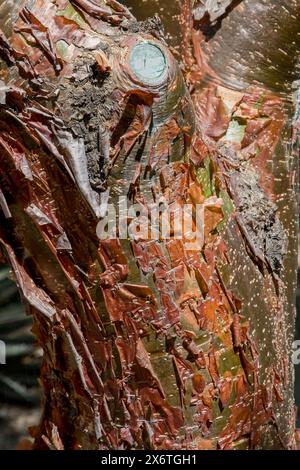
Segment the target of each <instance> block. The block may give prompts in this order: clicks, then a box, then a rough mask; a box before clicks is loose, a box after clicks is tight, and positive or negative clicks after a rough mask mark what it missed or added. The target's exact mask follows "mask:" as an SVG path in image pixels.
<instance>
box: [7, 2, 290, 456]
mask: <svg viewBox="0 0 300 470" xmlns="http://www.w3.org/2000/svg"><path fill="white" fill-rule="evenodd" d="M2 3H3V5H4V6H5V5H6V7H8V8H9V7H11V6H10V5H9V2H2ZM217 3H218V4H219V3H220V2H217ZM221 3H222V5H221V6H220V8H217V9H216V8H215V4H216V2H210V1H207V2H196V3H195V4H194V5H193V8H194V9H193V8H192V5H191V4H190V2H188V1H184V2H183V13H182V14H183V16H182V24H183V26H184V46H185V47H184V64H183V65H184V74H182V71H181V68H180V66H179V65H178V63H177V62H176V60H175V59H174V57H173V56H172V54H171V53H170V51H169V50H168V48H167V45H166V43H165V41H164V38H163V35H162V31H161V27H160V23H159V21H158V20H156V19H154V20H149V21H146V22H141V23H138V22H137V21H136V20H135V19H134V17H133V16H132V15H131V13H129V11H128V9H126V8H125V7H123V6H121V5H120V4H119V3H118V2H116V1H106V2H100V1H98V2H96V1H89V0H84V1H83V0H80V1H79V0H78V1H77V0H76V1H75V0H72V1H71V0H70V1H68V0H57V1H56V2H45V1H43V0H32V1H27V2H20V6H19V7H18V8H19V9H20V10H19V16H18V18H17V15H16V5H14V6H12V7H11V8H13V10H11V11H13V15H12V18H13V19H14V18H17V19H16V21H15V22H13V28H12V30H11V29H10V28H7V27H5V28H4V30H3V33H1V35H0V53H1V56H2V58H3V60H4V62H3V67H2V70H1V80H2V84H1V89H0V92H1V94H0V97H1V100H0V148H1V159H0V168H1V172H0V196H1V200H0V202H1V208H2V211H0V219H1V225H0V243H1V247H2V248H1V249H2V251H3V254H4V256H5V257H6V259H7V260H8V261H9V262H10V264H11V266H12V269H13V271H14V273H15V277H16V280H17V283H18V286H19V289H20V292H21V294H22V297H23V299H24V302H25V304H26V306H27V309H28V312H29V313H30V314H32V316H33V319H34V333H35V335H36V337H37V338H38V341H39V343H40V345H41V346H42V348H43V351H44V357H43V366H42V370H41V383H42V386H43V391H44V403H43V416H42V419H41V423H40V425H39V426H38V427H37V428H36V429H35V430H33V431H32V434H33V437H34V438H35V442H34V448H37V449H136V448H139V449H230V448H234V449H238V448H241V449H257V448H267V449H270V448H277V449H279V448H286V449H293V448H295V438H294V427H295V411H294V403H293V374H292V364H291V361H290V358H289V355H290V351H291V341H292V332H293V311H292V307H291V306H292V304H293V302H294V297H293V295H294V292H293V289H294V284H293V283H294V281H295V272H294V266H293V265H292V263H290V262H289V261H287V240H288V241H289V243H290V245H289V250H290V253H291V250H292V249H293V243H294V240H293V236H294V232H293V230H294V226H293V225H292V224H293V222H294V220H295V217H294V214H295V206H290V207H291V208H292V209H291V214H290V216H289V217H285V214H284V211H283V206H282V204H281V209H280V201H279V197H278V196H279V195H280V194H282V188H281V187H279V186H278V185H277V183H276V181H277V178H276V176H277V169H276V168H275V169H274V168H273V166H272V162H275V164H277V163H280V161H281V159H282V158H283V156H282V153H283V152H286V151H287V148H285V147H284V146H283V143H284V142H285V141H287V136H288V126H289V116H288V114H287V111H286V108H285V106H284V104H285V103H284V102H283V100H282V97H281V96H279V95H278V94H276V93H274V89H273V88H274V87H269V88H270V89H268V83H264V84H262V83H260V85H259V86H258V85H257V84H256V86H253V85H252V86H250V84H249V87H248V88H245V86H244V85H243V87H244V88H243V87H240V88H239V90H238V91H233V90H231V89H230V88H229V86H227V85H226V83H224V81H223V82H222V84H221V85H222V86H220V85H218V84H216V85H215V84H214V83H210V84H205V82H204V83H203V82H201V80H203V78H205V76H206V75H205V74H207V73H209V74H210V75H211V76H213V77H215V78H216V77H217V78H218V77H219V76H220V74H219V73H218V70H217V66H215V63H218V62H217V59H215V60H216V62H214V61H213V59H212V60H211V61H210V59H209V57H210V56H208V52H207V47H211V50H212V51H214V50H215V49H214V47H215V43H217V41H218V31H225V32H224V37H226V31H227V29H226V24H225V22H226V21H228V22H230V21H233V20H232V16H231V15H235V14H236V12H237V11H239V8H246V7H247V6H248V4H249V2H247V1H245V2H242V3H241V5H240V2H234V1H232V2H229V1H228V2H227V1H225V2H221ZM255 3H257V2H255ZM292 3H293V2H292ZM296 3H297V7H298V6H299V5H298V2H296ZM296 3H295V5H296ZM244 4H245V5H246V6H245V5H244ZM3 5H2V8H3ZM265 9H266V11H267V10H268V9H267V7H265ZM266 14H267V13H266ZM207 18H209V19H207ZM203 19H205V22H204V20H203ZM6 23H7V22H6ZM204 23H205V24H206V30H205V31H206V32H205V31H204ZM224 24H225V25H224ZM213 25H217V28H216V29H215V31H214V34H211V35H210V40H211V41H212V42H211V43H210V40H209V41H208V36H207V34H208V33H207V31H208V29H207V28H211V27H212V26H213ZM223 26H224V29H223ZM230 27H231V26H230ZM204 41H205V42H204ZM214 41H215V42H214ZM140 44H142V47H144V45H145V44H148V45H150V46H151V47H154V48H157V51H159V52H157V54H160V55H159V56H158V57H159V60H164V61H165V64H166V66H165V68H164V66H163V65H162V66H161V67H162V68H161V75H159V77H158V78H157V77H156V78H155V80H153V77H152V75H151V77H150V78H149V71H148V69H147V67H146V66H145V70H144V71H143V74H137V73H136V72H135V71H134V67H133V62H132V54H134V51H135V48H136V47H137V46H138V45H140ZM209 44H211V46H209ZM241 47H242V46H241ZM214 53H215V52H214ZM213 57H214V56H213ZM215 57H217V53H215ZM162 58H163V59H162ZM4 63H5V64H6V65H4ZM162 63H163V62H162ZM150 68H151V67H150ZM151 70H152V69H151ZM293 73H294V72H293ZM143 77H144V78H143ZM224 85H225V86H224ZM289 163H290V161H289ZM285 165H286V166H285ZM280 168H281V170H280V171H281V172H282V174H283V177H284V181H285V182H286V184H288V186H287V188H288V189H287V191H289V198H290V199H288V197H287V196H286V197H285V200H284V203H285V204H287V203H288V201H291V204H292V203H293V197H294V196H293V191H294V189H295V188H294V186H293V184H294V182H293V181H289V177H290V175H291V171H290V168H288V166H287V162H285V164H284V165H281V167H280ZM288 170H289V172H288ZM120 195H121V196H124V197H125V198H126V200H127V202H128V203H129V204H133V203H139V204H140V205H141V206H142V207H143V208H145V211H147V209H149V208H150V207H151V206H152V205H153V204H154V203H155V202H157V201H159V200H160V199H162V198H163V199H164V201H166V203H167V205H168V206H169V207H172V205H174V204H175V203H176V204H178V205H179V206H183V205H184V204H186V203H190V204H192V205H193V206H194V207H195V206H196V204H202V205H203V211H204V222H205V232H204V240H202V241H201V244H200V246H199V248H198V250H192V249H188V248H187V247H186V244H185V241H186V240H185V239H183V240H179V239H176V238H170V239H168V240H162V239H159V240H146V239H144V238H142V237H139V236H137V237H135V239H132V240H123V239H121V237H119V238H117V239H107V240H102V241H101V240H99V238H98V237H97V223H98V221H99V219H101V218H103V215H104V214H105V211H106V205H107V203H113V204H115V205H116V204H117V201H118V198H119V196H120ZM124 223H125V224H129V223H130V220H125V221H124ZM249 286H250V287H249Z"/></svg>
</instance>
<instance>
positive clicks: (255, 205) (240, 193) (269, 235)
mask: <svg viewBox="0 0 300 470" xmlns="http://www.w3.org/2000/svg"><path fill="white" fill-rule="evenodd" d="M230 182H231V185H232V186H234V189H235V203H236V208H237V215H238V217H239V220H240V222H241V225H242V229H243V230H244V235H245V236H246V238H247V239H249V240H251V243H252V248H253V249H254V252H255V253H254V254H255V255H257V257H258V258H261V257H262V256H263V258H264V259H265V260H266V261H267V263H268V265H269V267H270V268H271V270H272V271H273V272H275V273H278V272H280V270H281V268H282V264H283V259H284V256H285V255H286V252H287V237H286V233H285V231H284V228H283V225H282V223H281V221H280V219H279V217H278V215H277V206H276V204H275V203H274V202H272V201H271V200H270V199H268V197H267V196H266V194H265V193H264V191H263V190H262V188H261V187H260V185H259V177H258V174H257V173H256V171H255V170H254V169H253V168H250V166H249V165H248V164H244V165H241V167H240V170H239V171H235V172H234V173H233V174H231V177H230ZM261 255H262V256H261Z"/></svg>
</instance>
